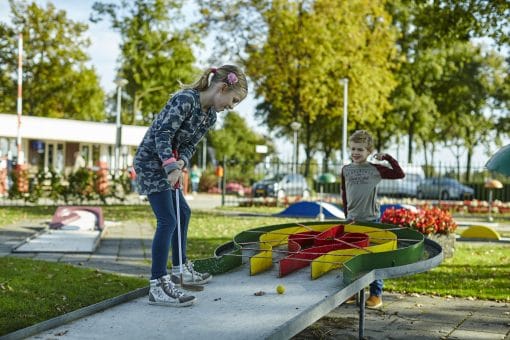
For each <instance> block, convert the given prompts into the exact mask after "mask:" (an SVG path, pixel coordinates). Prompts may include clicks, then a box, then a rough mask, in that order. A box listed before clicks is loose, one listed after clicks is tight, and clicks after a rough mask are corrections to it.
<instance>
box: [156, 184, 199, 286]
mask: <svg viewBox="0 0 510 340" xmlns="http://www.w3.org/2000/svg"><path fill="white" fill-rule="evenodd" d="M175 192H176V191H175V190H167V191H162V192H156V193H153V194H149V195H147V198H148V199H149V203H150V205H151V207H152V211H153V212H154V215H155V216H156V220H157V225H156V232H155V234H154V239H153V240H152V269H151V280H155V279H157V278H160V277H161V276H163V275H166V274H167V263H168V254H169V252H170V243H171V244H172V264H173V265H179V240H178V233H177V217H176V216H177V215H176V211H175ZM179 205H180V210H181V211H180V215H181V246H182V257H183V258H182V263H186V238H187V234H188V224H189V219H190V217H191V210H190V208H189V205H188V203H186V200H185V199H184V196H183V195H182V191H181V190H179ZM170 241H171V242H170Z"/></svg>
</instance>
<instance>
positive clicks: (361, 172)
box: [342, 130, 405, 308]
mask: <svg viewBox="0 0 510 340" xmlns="http://www.w3.org/2000/svg"><path fill="white" fill-rule="evenodd" d="M349 147H350V149H351V159H352V163H351V164H348V165H346V166H344V167H343V168H342V203H343V208H344V212H345V216H346V218H347V219H348V220H351V221H368V222H378V221H379V217H380V216H379V215H380V211H379V205H378V204H377V201H376V198H377V184H379V182H380V181H381V179H383V178H385V179H397V178H403V177H404V176H405V175H404V172H403V171H402V169H401V168H400V165H399V164H398V162H397V161H396V160H395V159H394V158H393V157H391V156H390V155H388V154H386V153H378V154H375V155H374V158H375V159H376V160H379V161H381V160H385V161H388V162H389V164H390V166H391V167H387V166H385V165H382V164H372V163H369V162H368V161H367V159H368V156H370V154H371V153H372V152H373V151H374V141H373V138H372V136H371V135H370V134H369V133H368V132H367V131H364V130H358V131H356V132H354V133H353V134H352V135H351V137H350V138H349ZM382 288H383V281H382V280H375V281H374V282H372V283H371V284H370V296H369V298H368V299H367V302H366V306H367V307H368V308H380V307H381V306H382Z"/></svg>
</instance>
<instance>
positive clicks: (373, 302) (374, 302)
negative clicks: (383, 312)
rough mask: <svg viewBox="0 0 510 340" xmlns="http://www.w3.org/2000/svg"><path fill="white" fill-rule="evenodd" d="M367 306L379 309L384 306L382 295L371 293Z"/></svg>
mask: <svg viewBox="0 0 510 340" xmlns="http://www.w3.org/2000/svg"><path fill="white" fill-rule="evenodd" d="M366 306H367V308H370V309H377V308H381V307H382V296H376V295H370V296H369V297H368V299H367V303H366Z"/></svg>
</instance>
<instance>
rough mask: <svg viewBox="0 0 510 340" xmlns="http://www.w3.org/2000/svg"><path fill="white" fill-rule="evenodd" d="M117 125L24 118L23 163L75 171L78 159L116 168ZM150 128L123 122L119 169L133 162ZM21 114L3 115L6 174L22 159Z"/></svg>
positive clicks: (0, 145)
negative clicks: (19, 143)
mask: <svg viewBox="0 0 510 340" xmlns="http://www.w3.org/2000/svg"><path fill="white" fill-rule="evenodd" d="M116 130H117V129H116V126H115V124H114V123H98V122H87V121H79V120H71V119H56V118H45V117H34V116H22V117H21V128H20V135H21V150H22V158H21V160H20V163H21V164H26V165H27V166H28V168H29V171H30V172H31V173H33V172H37V171H38V170H41V169H44V170H45V171H48V170H49V169H53V170H54V171H56V172H58V173H69V172H70V171H72V169H73V167H74V166H75V163H76V162H77V158H78V157H81V162H83V166H86V167H89V168H94V167H97V166H99V165H102V166H106V167H108V168H109V169H110V171H112V170H113V169H114V168H115V141H116ZM146 130H147V127H145V126H132V125H123V126H122V133H121V142H120V145H121V148H120V157H119V169H127V167H128V166H130V165H132V161H133V155H134V153H135V151H136V148H137V146H138V145H139V143H140V141H141V140H142V138H143V136H144V134H145V131H146ZM17 136H18V116H17V115H15V114H0V173H3V174H4V175H5V174H6V172H7V169H8V168H9V165H10V164H12V162H16V161H17V159H18V152H17V146H16V139H17Z"/></svg>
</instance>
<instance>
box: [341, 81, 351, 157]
mask: <svg viewBox="0 0 510 340" xmlns="http://www.w3.org/2000/svg"><path fill="white" fill-rule="evenodd" d="M341 80H342V83H343V84H344V117H343V123H342V163H343V164H347V163H348V157H347V100H348V99H347V92H348V89H349V79H347V78H342V79H341Z"/></svg>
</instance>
